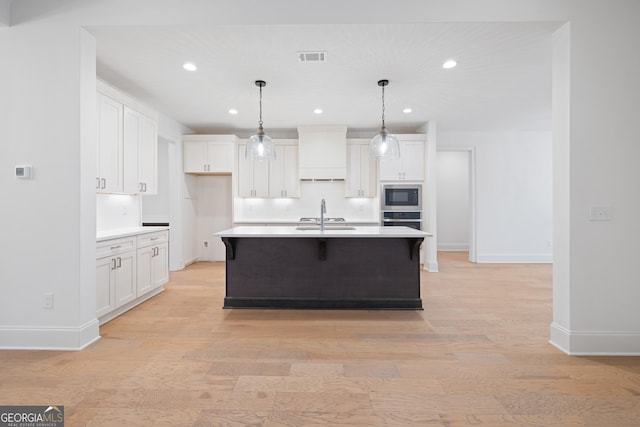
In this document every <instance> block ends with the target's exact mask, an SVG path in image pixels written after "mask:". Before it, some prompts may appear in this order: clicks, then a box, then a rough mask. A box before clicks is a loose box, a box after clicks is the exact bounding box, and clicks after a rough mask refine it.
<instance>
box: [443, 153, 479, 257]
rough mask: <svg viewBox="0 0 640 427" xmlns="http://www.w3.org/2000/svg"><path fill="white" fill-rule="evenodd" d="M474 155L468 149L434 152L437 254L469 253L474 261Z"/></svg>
mask: <svg viewBox="0 0 640 427" xmlns="http://www.w3.org/2000/svg"><path fill="white" fill-rule="evenodd" d="M473 154H474V152H473V150H472V149H471V148H459V149H458V148H456V149H451V150H449V149H447V150H438V152H437V160H436V166H437V175H436V179H437V183H438V184H437V185H438V193H437V218H438V226H437V234H436V236H437V245H438V251H443V252H444V251H457V252H466V253H468V255H467V258H468V259H469V261H471V262H475V243H474V242H475V227H474V224H475V218H474V217H475V209H474V198H475V191H474V188H475V185H474V178H475V177H474V172H473V171H474V164H473V159H474V156H473Z"/></svg>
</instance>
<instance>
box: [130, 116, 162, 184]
mask: <svg viewBox="0 0 640 427" xmlns="http://www.w3.org/2000/svg"><path fill="white" fill-rule="evenodd" d="M157 151H158V126H157V123H156V122H155V121H154V120H152V119H150V118H149V117H147V116H145V115H144V114H141V113H139V112H137V111H136V110H133V109H131V108H129V107H127V106H125V107H124V188H123V192H124V193H130V194H133V193H141V194H156V193H157V184H156V183H157V180H158V171H157V167H158V161H157V159H158V152H157Z"/></svg>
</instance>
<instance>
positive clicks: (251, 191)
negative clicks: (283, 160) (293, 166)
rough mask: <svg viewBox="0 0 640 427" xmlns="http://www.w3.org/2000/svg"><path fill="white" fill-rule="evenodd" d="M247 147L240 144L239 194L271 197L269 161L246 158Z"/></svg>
mask: <svg viewBox="0 0 640 427" xmlns="http://www.w3.org/2000/svg"><path fill="white" fill-rule="evenodd" d="M246 147H247V146H246V144H240V145H238V195H239V196H240V197H269V161H268V160H252V159H247V158H245V156H244V152H245V150H246ZM276 156H277V154H276Z"/></svg>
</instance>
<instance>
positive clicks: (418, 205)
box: [380, 184, 422, 211]
mask: <svg viewBox="0 0 640 427" xmlns="http://www.w3.org/2000/svg"><path fill="white" fill-rule="evenodd" d="M380 210H381V211H419V210H422V185H420V184H385V185H383V186H382V197H381V198H380Z"/></svg>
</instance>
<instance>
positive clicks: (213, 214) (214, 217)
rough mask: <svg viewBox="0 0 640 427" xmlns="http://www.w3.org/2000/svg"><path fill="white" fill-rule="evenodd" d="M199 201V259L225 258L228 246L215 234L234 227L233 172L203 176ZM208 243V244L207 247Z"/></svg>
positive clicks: (197, 232)
mask: <svg viewBox="0 0 640 427" xmlns="http://www.w3.org/2000/svg"><path fill="white" fill-rule="evenodd" d="M196 179H197V181H198V200H197V203H196V209H197V211H196V215H197V228H196V247H197V248H198V251H197V256H198V261H224V260H225V259H226V251H225V246H224V244H223V243H222V240H220V238H219V237H215V236H213V233H216V232H218V231H222V230H226V229H228V228H231V227H232V225H233V224H232V215H233V214H232V205H233V202H232V200H233V195H232V193H231V187H232V185H231V175H227V176H199V177H197V178H196ZM205 242H206V246H205Z"/></svg>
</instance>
